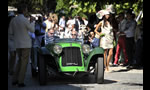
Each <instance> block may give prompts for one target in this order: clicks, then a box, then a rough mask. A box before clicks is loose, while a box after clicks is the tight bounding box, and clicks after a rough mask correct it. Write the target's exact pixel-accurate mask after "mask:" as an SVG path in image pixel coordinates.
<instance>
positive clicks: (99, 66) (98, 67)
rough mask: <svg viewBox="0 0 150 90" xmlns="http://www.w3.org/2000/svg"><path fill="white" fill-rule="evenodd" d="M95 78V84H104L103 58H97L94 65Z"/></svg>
mask: <svg viewBox="0 0 150 90" xmlns="http://www.w3.org/2000/svg"><path fill="white" fill-rule="evenodd" d="M95 78H96V82H97V83H99V84H100V83H103V82H104V60H103V57H98V58H97V62H96V64H95Z"/></svg>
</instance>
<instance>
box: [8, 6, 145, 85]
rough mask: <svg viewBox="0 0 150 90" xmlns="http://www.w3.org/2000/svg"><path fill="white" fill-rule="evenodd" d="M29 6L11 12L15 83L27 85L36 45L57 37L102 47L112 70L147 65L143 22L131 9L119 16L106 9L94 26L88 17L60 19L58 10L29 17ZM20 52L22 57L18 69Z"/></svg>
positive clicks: (9, 47)
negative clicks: (25, 81)
mask: <svg viewBox="0 0 150 90" xmlns="http://www.w3.org/2000/svg"><path fill="white" fill-rule="evenodd" d="M25 7H26V6H24V7H23V6H20V7H19V8H18V15H17V16H15V15H14V14H13V13H10V14H9V18H10V20H9V21H8V27H9V28H8V50H9V53H10V60H9V72H10V74H13V83H12V84H13V85H16V84H18V85H19V86H20V87H22V86H25V84H24V78H25V73H26V68H27V63H28V59H29V54H30V50H31V47H32V45H33V44H34V45H35V46H36V45H37V46H41V45H45V44H47V42H50V41H52V40H53V38H54V37H53V36H57V37H59V38H81V39H83V43H86V44H89V45H90V47H91V48H95V47H102V48H103V49H104V65H105V69H106V71H109V66H110V63H112V65H113V66H118V65H121V64H122V65H124V66H127V65H128V67H130V68H131V66H132V67H133V66H142V65H143V63H142V62H143V61H142V53H143V21H142V23H141V24H140V25H137V22H136V21H135V20H134V19H135V14H133V13H132V11H131V10H129V11H128V12H127V13H123V12H122V13H120V14H119V15H118V16H117V17H115V15H114V14H111V13H110V12H109V11H106V12H105V13H104V16H103V18H102V19H101V20H99V22H98V23H97V24H95V25H93V27H94V29H93V28H91V26H90V25H91V24H90V22H89V21H88V19H86V18H85V17H82V18H81V17H79V16H75V17H74V18H72V17H71V16H70V17H68V18H67V17H65V16H62V17H61V18H60V19H59V18H58V17H57V15H56V14H55V13H50V14H49V15H48V16H46V17H45V16H38V18H37V19H36V18H35V17H33V16H25V14H26V13H27V8H25ZM12 16H13V18H12ZM142 20H143V19H142ZM43 38H45V41H43ZM16 53H17V55H18V57H19V60H18V63H17V65H16V69H15V70H14V64H15V62H16ZM120 59H124V60H120Z"/></svg>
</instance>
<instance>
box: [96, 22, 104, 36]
mask: <svg viewBox="0 0 150 90" xmlns="http://www.w3.org/2000/svg"><path fill="white" fill-rule="evenodd" d="M101 26H102V22H99V23H98V25H96V28H95V30H94V32H95V33H96V34H98V35H100V34H101V33H99V32H98V31H97V30H98V28H99V27H101Z"/></svg>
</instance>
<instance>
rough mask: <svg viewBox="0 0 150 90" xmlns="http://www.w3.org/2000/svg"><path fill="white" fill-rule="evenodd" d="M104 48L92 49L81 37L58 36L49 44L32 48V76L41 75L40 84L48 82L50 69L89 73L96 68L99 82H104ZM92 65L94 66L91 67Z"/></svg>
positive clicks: (62, 71)
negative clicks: (64, 37)
mask: <svg viewBox="0 0 150 90" xmlns="http://www.w3.org/2000/svg"><path fill="white" fill-rule="evenodd" d="M103 53H104V50H103V49H102V48H100V47H96V48H94V49H91V48H90V46H89V45H87V44H83V42H82V41H81V40H79V39H70V38H66V39H60V38H57V39H55V40H54V41H52V42H50V43H48V44H47V45H44V46H41V47H34V48H32V55H31V56H32V59H31V70H32V76H33V77H34V76H36V75H38V76H39V82H40V85H45V84H46V83H47V78H48V76H51V75H48V74H51V73H49V72H50V71H55V72H57V73H60V74H62V73H63V74H65V73H70V75H72V76H75V75H76V74H77V73H89V72H90V71H91V70H94V75H95V78H96V82H97V83H103V82H104V60H103ZM90 67H93V69H91V68H90Z"/></svg>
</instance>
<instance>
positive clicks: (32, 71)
mask: <svg viewBox="0 0 150 90" xmlns="http://www.w3.org/2000/svg"><path fill="white" fill-rule="evenodd" d="M34 53H35V52H34V48H33V47H32V48H31V73H32V77H33V78H34V77H36V76H37V72H36V69H35V68H34V64H33V63H34V62H35V58H34Z"/></svg>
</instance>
